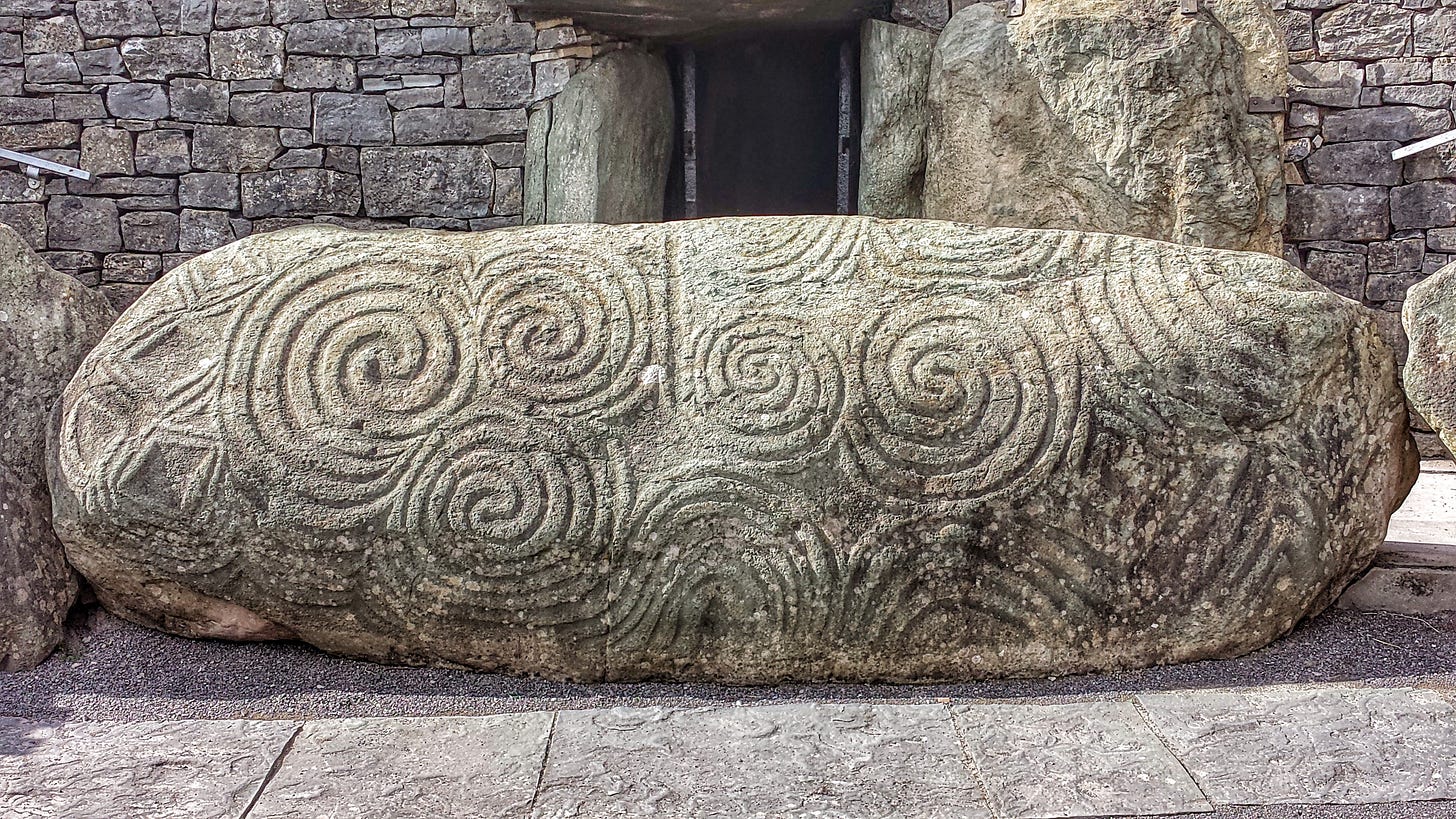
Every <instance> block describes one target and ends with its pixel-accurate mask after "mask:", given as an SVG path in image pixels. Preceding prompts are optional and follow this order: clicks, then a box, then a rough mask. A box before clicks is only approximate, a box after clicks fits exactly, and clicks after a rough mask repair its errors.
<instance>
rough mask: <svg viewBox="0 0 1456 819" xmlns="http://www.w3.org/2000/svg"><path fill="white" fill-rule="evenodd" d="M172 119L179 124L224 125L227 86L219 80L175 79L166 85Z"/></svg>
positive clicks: (226, 116) (226, 109)
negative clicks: (169, 97)
mask: <svg viewBox="0 0 1456 819" xmlns="http://www.w3.org/2000/svg"><path fill="white" fill-rule="evenodd" d="M167 90H168V92H169V94H170V96H171V111H172V119H175V120H178V121H181V122H207V123H218V124H221V123H225V122H227V119H228V99H229V96H230V95H229V92H228V84H227V83H226V82H223V81H221V80H203V79H192V78H184V79H176V80H172V81H171V82H169V83H168V84H167Z"/></svg>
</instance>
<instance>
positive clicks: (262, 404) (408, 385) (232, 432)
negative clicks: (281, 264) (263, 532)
mask: <svg viewBox="0 0 1456 819" xmlns="http://www.w3.org/2000/svg"><path fill="white" fill-rule="evenodd" d="M478 347H479V343H478V341H477V334H476V328H475V324H474V309H473V304H472V300H471V297H470V292H469V288H468V286H467V285H466V283H465V282H464V281H463V279H461V277H460V275H459V273H458V272H452V270H451V266H450V265H449V264H446V263H438V264H430V260H428V259H416V258H405V257H402V256H390V257H386V258H377V257H371V258H362V257H359V256H355V255H352V254H343V253H341V252H336V255H335V256H334V257H333V258H330V259H317V260H312V261H310V262H308V263H304V264H300V265H297V266H295V267H294V268H293V269H292V270H290V271H288V272H287V273H285V274H284V275H281V276H279V277H278V278H277V279H276V280H275V281H274V282H273V283H272V284H271V285H270V286H269V287H267V288H266V289H265V290H262V291H260V292H259V293H258V294H257V297H256V299H255V300H253V301H251V302H249V303H247V308H246V309H244V310H242V311H240V313H239V315H238V316H237V319H236V321H235V323H234V326H233V327H232V329H231V345H230V348H229V350H228V355H227V370H226V373H225V375H224V400H223V401H222V402H221V405H222V426H223V431H224V434H225V435H226V436H227V439H228V451H229V453H230V457H231V458H232V464H233V466H234V468H235V469H236V471H237V473H238V474H239V476H240V477H241V478H242V479H243V480H244V482H246V483H249V484H252V485H254V486H256V487H260V488H266V490H267V491H268V492H269V493H270V494H271V495H272V496H273V497H272V498H271V501H272V503H274V504H276V505H277V506H279V507H281V508H279V509H278V510H277V511H279V512H281V513H284V514H293V515H296V516H297V517H298V519H300V520H302V521H304V522H307V523H309V524H311V525H314V526H318V527H320V528H327V529H340V528H347V527H350V526H354V525H358V524H361V523H364V522H366V521H369V520H371V519H373V518H375V517H376V516H377V515H379V514H380V513H382V512H384V511H388V510H389V509H390V507H391V506H392V505H393V504H396V503H397V502H398V498H397V497H396V496H397V494H398V493H397V492H396V491H395V490H396V487H397V485H398V483H399V481H400V479H401V477H402V476H403V475H404V474H405V472H406V471H407V470H408V469H409V467H410V464H411V461H412V459H413V457H414V456H415V454H416V453H417V452H418V451H419V448H420V447H421V445H422V444H423V442H424V440H425V438H426V437H427V436H428V435H430V434H431V433H432V432H434V431H435V430H437V429H438V428H440V427H442V426H447V425H449V424H451V423H453V422H456V421H458V420H459V419H460V417H461V416H462V415H464V414H465V413H464V410H466V409H467V408H468V407H469V406H470V405H471V404H472V402H473V401H474V400H475V398H476V394H477V387H478V374H477V366H476V365H477V356H478V354H477V350H478Z"/></svg>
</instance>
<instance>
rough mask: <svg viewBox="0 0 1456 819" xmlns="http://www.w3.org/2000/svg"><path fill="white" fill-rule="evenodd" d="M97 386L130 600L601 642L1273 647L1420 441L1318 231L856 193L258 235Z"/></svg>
mask: <svg viewBox="0 0 1456 819" xmlns="http://www.w3.org/2000/svg"><path fill="white" fill-rule="evenodd" d="M58 424H59V426H58V433H57V434H58V436H59V445H58V447H57V449H56V453H57V455H56V461H55V463H54V464H53V471H52V486H53V492H54V495H55V498H56V510H57V523H56V525H57V529H58V531H59V532H60V533H61V537H62V538H63V540H64V541H65V542H66V546H67V549H68V551H69V554H70V556H71V559H72V561H73V563H74V564H75V565H76V566H77V568H78V569H79V570H80V571H81V572H82V573H83V574H85V575H86V577H88V578H89V579H90V580H91V582H92V584H93V585H94V586H95V588H96V591H97V594H98V595H99V596H100V598H101V600H102V601H103V602H104V603H106V605H108V606H109V607H111V608H112V609H113V610H114V611H116V612H118V613H120V614H122V615H123V616H126V617H129V618H131V619H134V620H138V621H141V622H144V623H151V624H154V625H157V626H160V627H162V628H165V629H168V630H171V631H175V632H178V633H182V634H211V635H222V636H229V637H234V638H243V639H247V638H266V637H273V636H279V635H284V634H294V635H297V636H298V637H300V638H302V639H304V640H306V641H308V642H310V643H313V644H314V645H317V646H320V647H321V648H324V649H326V650H329V651H333V652H339V653H343V654H348V655H353V656H359V657H367V658H372V659H376V660H382V661H388V662H404V663H452V664H459V665H465V666H471V667H475V668H482V669H502V670H507V671H512V672H520V673H533V674H544V675H549V676H553V677H571V678H578V679H603V678H611V679H636V678H648V677H664V678H678V679H702V678H711V679H721V680H732V681H739V682H763V681H768V680H776V679H781V678H793V679H818V678H842V679H860V680H868V679H887V680H921V679H964V678H972V677H990V676H1000V675H1034V674H1048V673H1052V674H1065V673H1075V672H1080V671H1090V670H1095V669H1115V668H1129V667H1135V666H1144V665H1149V664H1153V663H1166V662H1177V661H1182V660H1192V659H1197V658H1204V657H1220V656H1229V655H1233V654H1238V653H1241V652H1245V651H1249V650H1251V649H1254V648H1256V647H1259V646H1262V645H1264V644H1265V643H1267V642H1268V641H1270V640H1272V639H1273V638H1275V637H1277V636H1279V635H1281V634H1283V633H1285V632H1287V631H1288V630H1289V629H1290V628H1292V627H1293V626H1294V624H1295V623H1296V622H1298V621H1299V620H1300V618H1302V617H1304V616H1306V615H1308V614H1310V613H1312V612H1315V611H1318V610H1320V609H1321V608H1322V607H1323V606H1325V605H1326V604H1327V603H1328V602H1329V601H1330V600H1331V599H1332V598H1333V596H1334V595H1335V594H1337V593H1338V591H1339V590H1340V589H1341V588H1342V587H1343V586H1344V585H1345V583H1346V582H1347V581H1348V580H1349V579H1350V578H1352V577H1353V576H1354V575H1355V574H1357V573H1358V572H1360V571H1361V570H1363V569H1364V568H1365V567H1366V566H1367V565H1368V564H1369V562H1370V560H1371V558H1372V556H1373V555H1374V552H1375V549H1376V546H1377V545H1378V544H1379V543H1380V542H1381V540H1382V538H1383V535H1384V532H1385V526H1386V521H1387V518H1388V516H1389V514H1390V513H1391V512H1392V511H1393V510H1394V509H1395V507H1396V506H1397V504H1398V503H1399V502H1400V500H1401V499H1402V498H1403V497H1404V495H1405V492H1406V490H1407V489H1408V488H1409V486H1410V484H1411V483H1412V481H1413V479H1414V476H1415V471H1416V464H1417V461H1416V454H1415V450H1414V447H1413V443H1412V441H1411V438H1410V435H1409V433H1408V431H1407V428H1406V414H1405V405H1404V401H1403V398H1402V397H1401V394H1400V392H1399V390H1398V388H1397V386H1396V367H1395V361H1394V357H1393V355H1392V353H1391V351H1390V349H1389V348H1387V347H1386V346H1385V344H1384V343H1383V342H1382V341H1381V338H1380V335H1379V333H1378V332H1377V328H1376V323H1375V321H1373V320H1372V318H1371V316H1370V315H1369V313H1368V312H1367V311H1366V310H1365V309H1363V308H1361V307H1360V306H1359V305H1357V304H1355V303H1354V302H1350V301H1347V300H1344V299H1342V298H1340V297H1338V296H1336V295H1334V294H1333V293H1331V292H1329V291H1328V290H1325V289H1324V288H1322V287H1320V286H1319V285H1317V284H1315V283H1314V282H1312V281H1311V280H1309V279H1308V278H1306V277H1305V276H1303V275H1302V274H1300V273H1299V272H1298V271H1296V270H1295V269H1293V268H1291V267H1289V266H1288V265H1287V264H1285V263H1284V262H1282V261H1280V260H1278V259H1275V258H1273V257H1271V256H1266V255H1263V254H1247V253H1229V252H1222V251H1213V250H1207V249H1199V248H1187V247H1180V246H1176V245H1171V244H1166V243H1161V242H1153V241H1148V240H1143V239H1134V238H1128V237H1118V236H1109V235H1092V234H1078V233H1063V232H1040V231H1025V230H1007V229H985V228H976V227H970V226H966V225H953V224H948V223H938V222H917V221H905V222H895V221H879V220H873V219H866V218H841V217H802V218H762V219H725V220H704V221H691V222H677V223H670V224H664V225H628V226H605V225H576V226H547V227H536V228H519V229H512V230H504V231H494V232H490V233H481V234H472V235H468V236H458V235H451V234H440V233H424V232H418V231H400V232H389V233H352V232H348V231H344V230H340V229H334V228H318V227H310V228H300V229H294V230H289V231H283V232H278V233H270V234H265V235H258V236H253V237H251V238H249V239H246V240H243V241H241V242H238V243H236V244H233V245H230V246H228V247H226V248H223V249H221V250H218V251H215V252H213V253H211V254H208V255H206V256H203V257H200V258H198V259H195V260H193V261H191V262H189V263H187V264H186V265H183V266H182V267H180V268H178V269H177V270H175V271H173V272H172V273H171V274H169V275H168V277H166V278H165V279H163V280H162V281H161V282H160V283H159V284H157V285H155V286H153V287H152V288H151V289H150V290H149V291H148V292H147V293H146V294H145V295H144V296H143V297H142V298H141V299H140V300H139V301H138V302H137V303H136V305H135V306H134V307H133V308H132V309H131V310H130V311H129V312H128V313H127V314H126V315H125V316H124V317H123V318H122V319H121V321H120V322H118V324H117V325H116V327H115V328H114V329H113V330H112V332H111V333H110V334H109V335H108V336H107V338H106V340H105V341H104V342H103V343H102V345H101V347H100V348H98V350H97V351H96V352H95V353H94V354H93V355H92V356H91V357H90V358H88V360H87V362H86V364H85V365H84V366H83V368H82V371H81V373H80V374H79V375H78V377H77V378H76V379H75V380H74V381H73V382H72V384H71V386H70V388H69V389H68V390H67V392H66V394H65V398H64V405H63V411H62V412H61V413H60V414H59V415H58Z"/></svg>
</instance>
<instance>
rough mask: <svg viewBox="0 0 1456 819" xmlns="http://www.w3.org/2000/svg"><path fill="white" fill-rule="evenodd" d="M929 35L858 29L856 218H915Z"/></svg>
mask: <svg viewBox="0 0 1456 819" xmlns="http://www.w3.org/2000/svg"><path fill="white" fill-rule="evenodd" d="M934 50H935V35H933V34H930V33H928V32H925V31H921V30H919V29H914V28H910V27H908V26H897V25H895V24H893V23H885V22H882V21H879V20H868V21H866V22H865V24H864V25H863V26H862V27H861V28H860V116H861V120H862V122H863V124H862V125H861V127H860V174H859V212H860V213H861V214H862V215H864V216H883V217H887V218H900V217H918V216H920V215H921V214H922V213H923V210H924V204H923V202H922V201H921V196H922V193H923V190H922V188H923V185H924V183H925V129H926V125H927V120H928V118H929V116H930V111H929V108H928V105H929V103H928V102H927V100H926V93H927V92H928V91H929V88H930V57H931V54H932V53H933V52H934Z"/></svg>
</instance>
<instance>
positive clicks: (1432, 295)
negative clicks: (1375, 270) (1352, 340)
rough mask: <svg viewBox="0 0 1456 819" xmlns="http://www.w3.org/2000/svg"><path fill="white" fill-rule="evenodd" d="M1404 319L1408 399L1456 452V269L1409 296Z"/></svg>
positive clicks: (1449, 267)
mask: <svg viewBox="0 0 1456 819" xmlns="http://www.w3.org/2000/svg"><path fill="white" fill-rule="evenodd" d="M1400 317H1401V322H1402V323H1403V324H1404V325H1405V334H1406V336H1407V337H1408V338H1409V339H1410V351H1409V352H1408V353H1407V355H1406V362H1405V372H1404V373H1403V380H1404V381H1405V394H1406V396H1407V397H1408V398H1409V399H1410V402H1411V406H1413V407H1415V410H1416V412H1419V413H1420V414H1421V417H1422V418H1425V419H1426V423H1428V424H1430V425H1431V429H1433V430H1435V431H1436V434H1437V435H1439V436H1440V438H1441V443H1443V444H1445V445H1446V449H1447V451H1450V452H1456V265H1447V266H1445V267H1443V268H1441V269H1440V270H1439V271H1437V272H1436V275H1434V276H1432V277H1430V278H1429V279H1426V280H1425V281H1423V282H1421V283H1420V284H1417V285H1415V286H1414V287H1412V288H1411V289H1410V290H1408V291H1406V295H1405V307H1404V308H1403V309H1402V311H1401V316H1400Z"/></svg>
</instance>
